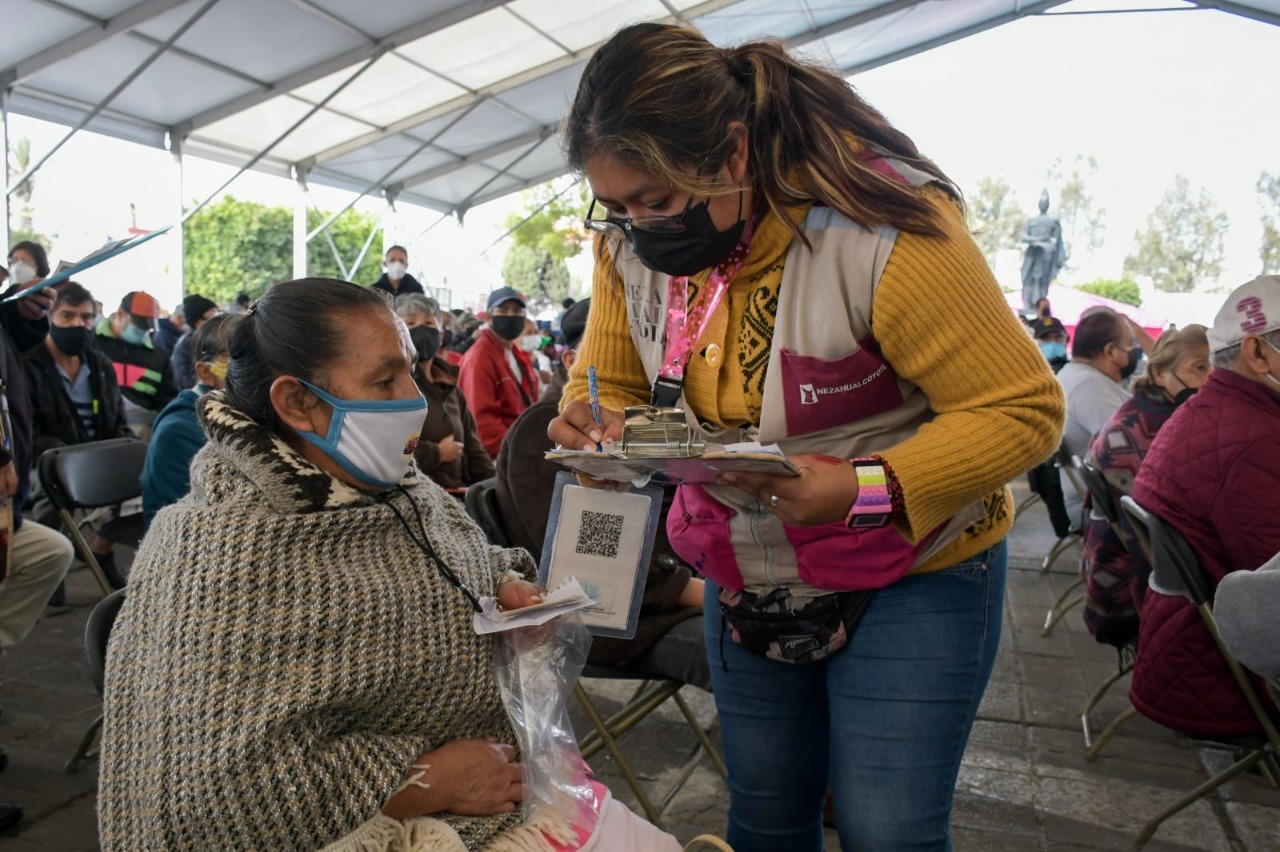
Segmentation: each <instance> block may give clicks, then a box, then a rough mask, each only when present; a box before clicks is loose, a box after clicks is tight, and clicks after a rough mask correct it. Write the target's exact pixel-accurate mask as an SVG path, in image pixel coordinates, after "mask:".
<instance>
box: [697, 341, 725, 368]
mask: <svg viewBox="0 0 1280 852" xmlns="http://www.w3.org/2000/svg"><path fill="white" fill-rule="evenodd" d="M702 357H703V358H705V359H706V361H707V363H708V364H709V365H710V366H711V368H712V369H718V368H719V367H720V362H721V361H723V360H724V349H722V348H721V347H720V344H718V343H711V344H708V345H707V348H706V349H704V350H702Z"/></svg>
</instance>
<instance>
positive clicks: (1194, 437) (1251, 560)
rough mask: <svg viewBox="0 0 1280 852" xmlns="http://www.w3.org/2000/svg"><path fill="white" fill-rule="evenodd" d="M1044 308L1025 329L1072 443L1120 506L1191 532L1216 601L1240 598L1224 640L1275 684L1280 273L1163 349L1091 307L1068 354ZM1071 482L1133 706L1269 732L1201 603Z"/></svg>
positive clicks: (1096, 612) (1095, 621)
mask: <svg viewBox="0 0 1280 852" xmlns="http://www.w3.org/2000/svg"><path fill="white" fill-rule="evenodd" d="M1038 307H1039V311H1038V314H1037V316H1036V317H1035V318H1033V320H1032V321H1031V323H1030V325H1031V330H1032V333H1033V335H1034V337H1035V338H1036V340H1037V341H1038V342H1039V344H1040V347H1041V351H1042V352H1043V354H1044V355H1045V358H1046V359H1047V360H1049V362H1050V363H1051V364H1053V365H1054V367H1055V371H1056V372H1057V375H1058V378H1059V380H1060V381H1061V383H1062V385H1063V389H1064V391H1065V394H1066V403H1067V417H1066V431H1065V433H1064V437H1063V444H1064V448H1065V450H1066V451H1067V452H1068V453H1069V454H1070V455H1072V456H1076V457H1078V458H1080V459H1082V460H1083V461H1084V462H1085V463H1086V464H1088V465H1090V466H1092V467H1093V468H1095V469H1096V470H1097V471H1098V472H1100V473H1101V474H1102V476H1103V478H1104V479H1105V482H1106V486H1107V489H1108V491H1109V495H1110V497H1111V500H1112V502H1113V503H1115V504H1116V505H1119V502H1120V498H1121V497H1123V496H1125V495H1129V496H1132V498H1133V499H1134V500H1135V501H1137V503H1138V504H1139V505H1141V506H1142V507H1144V508H1145V509H1147V510H1149V511H1151V512H1153V513H1154V514H1155V515H1156V516H1158V517H1159V518H1160V519H1162V520H1163V521H1164V522H1166V523H1168V524H1169V525H1171V526H1172V527H1173V529H1175V530H1176V531H1177V532H1178V533H1180V534H1181V535H1182V537H1183V538H1184V539H1185V540H1186V541H1187V542H1188V543H1189V545H1190V547H1191V548H1192V550H1193V551H1194V553H1195V555H1196V557H1197V558H1198V560H1199V562H1200V565H1201V567H1202V568H1203V570H1204V571H1205V573H1206V575H1207V577H1208V578H1209V581H1210V583H1211V585H1212V587H1213V590H1214V591H1215V593H1216V591H1217V590H1218V588H1219V586H1220V585H1221V587H1222V588H1223V589H1228V588H1229V589H1230V592H1229V593H1228V594H1226V595H1225V596H1224V598H1223V604H1224V606H1223V608H1222V610H1221V612H1220V613H1219V616H1220V619H1221V620H1222V632H1223V634H1224V635H1225V636H1227V637H1228V638H1229V639H1230V640H1231V641H1232V643H1233V648H1238V652H1237V653H1238V655H1239V656H1240V657H1241V659H1242V660H1243V661H1245V665H1247V666H1249V667H1251V668H1252V670H1253V671H1254V673H1255V674H1256V675H1259V676H1261V677H1267V678H1273V679H1274V678H1280V658H1277V656H1276V654H1275V650H1274V649H1275V648H1276V647H1280V631H1278V630H1277V628H1276V625H1277V623H1280V622H1277V621H1276V619H1275V617H1274V613H1275V608H1276V606H1277V604H1280V584H1278V583H1277V582H1276V580H1277V578H1280V501H1277V500H1276V499H1275V494H1276V493H1277V488H1278V487H1280V277H1276V276H1262V277H1259V278H1257V279H1255V280H1253V281H1250V282H1248V283H1246V284H1244V285H1242V286H1240V287H1238V288H1236V289H1235V290H1234V291H1233V292H1232V293H1231V294H1230V295H1228V296H1227V298H1226V301H1225V302H1224V304H1223V305H1222V307H1221V309H1220V310H1219V311H1218V312H1217V315H1216V316H1215V317H1213V318H1212V322H1211V325H1209V326H1204V325H1197V324H1192V325H1187V326H1184V327H1182V328H1174V327H1170V328H1169V329H1167V330H1166V331H1164V332H1163V333H1162V334H1161V335H1160V336H1159V338H1158V339H1156V340H1154V341H1152V340H1151V339H1150V338H1149V336H1148V335H1146V333H1145V332H1143V331H1142V329H1141V328H1140V327H1138V326H1137V325H1136V324H1135V323H1134V322H1132V321H1131V320H1130V319H1128V318H1127V317H1125V316H1124V315H1122V314H1119V313H1117V312H1115V311H1112V310H1110V309H1108V308H1095V309H1091V310H1089V311H1087V312H1086V313H1085V314H1084V315H1083V316H1082V317H1081V318H1080V320H1079V322H1078V324H1077V325H1076V326H1075V329H1074V335H1073V339H1071V340H1070V345H1071V358H1070V359H1069V360H1067V359H1066V358H1065V351H1064V350H1065V344H1066V343H1067V329H1066V328H1065V327H1064V326H1063V324H1062V323H1061V322H1060V321H1059V320H1057V319H1056V318H1053V317H1052V315H1051V313H1050V309H1049V307H1048V305H1047V303H1045V304H1043V305H1041V306H1038ZM1140 361H1145V368H1144V369H1143V370H1142V371H1141V372H1139V371H1138V369H1137V368H1138V364H1139V362H1140ZM1063 473H1064V479H1063V481H1062V490H1063V494H1064V496H1066V497H1068V498H1074V499H1068V501H1067V503H1066V505H1067V512H1068V515H1069V517H1070V521H1071V523H1072V525H1073V527H1074V528H1075V529H1079V530H1081V531H1082V534H1083V554H1082V559H1081V576H1082V578H1083V579H1084V581H1085V592H1086V594H1085V609H1084V619H1085V622H1086V624H1087V625H1088V628H1089V630H1090V632H1092V633H1093V635H1094V637H1095V638H1096V639H1097V640H1098V641H1099V642H1102V643H1105V644H1109V645H1113V646H1115V647H1117V648H1120V649H1131V650H1133V651H1134V652H1135V653H1136V663H1135V668H1134V677H1133V684H1132V687H1131V689H1130V698H1131V700H1132V701H1133V704H1134V706H1135V707H1136V708H1137V709H1138V710H1139V711H1140V712H1142V713H1143V714H1144V715H1146V716H1148V717H1150V718H1152V719H1154V720H1156V721H1158V722H1160V723H1161V724H1164V725H1166V726H1168V727H1170V728H1173V729H1175V730H1178V731H1181V732H1183V733H1187V734H1190V735H1193V736H1203V737H1236V736H1245V735H1256V734H1258V733H1260V732H1261V727H1260V724H1259V722H1258V718H1257V716H1256V715H1255V714H1254V713H1253V711H1252V710H1251V709H1250V707H1249V706H1248V704H1247V702H1246V698H1245V695H1244V692H1243V690H1242V689H1241V687H1240V686H1239V685H1238V683H1237V682H1236V680H1235V679H1234V676H1233V675H1232V674H1231V672H1230V670H1229V668H1228V663H1227V661H1226V659H1225V658H1224V656H1223V655H1222V654H1221V653H1220V652H1219V651H1218V649H1217V646H1216V644H1215V642H1214V640H1213V638H1212V636H1211V634H1210V632H1209V630H1208V628H1207V626H1206V625H1205V623H1204V622H1203V620H1202V618H1201V616H1200V614H1199V613H1198V612H1197V611H1196V609H1195V607H1194V606H1193V604H1192V603H1191V601H1190V600H1188V599H1187V598H1185V597H1182V596H1178V595H1173V594H1164V593H1161V592H1160V591H1158V590H1157V589H1154V588H1151V587H1150V585H1149V578H1150V576H1151V570H1152V569H1151V565H1150V562H1149V559H1148V556H1147V554H1146V553H1145V551H1144V549H1143V548H1142V547H1141V546H1140V542H1139V540H1138V538H1137V536H1136V534H1135V531H1134V530H1133V529H1132V527H1131V525H1130V522H1129V520H1128V518H1127V516H1126V515H1125V514H1124V513H1123V512H1121V513H1120V514H1119V517H1118V522H1119V524H1118V529H1117V527H1113V525H1112V524H1111V523H1110V522H1109V521H1108V519H1107V518H1106V517H1105V516H1104V515H1103V514H1102V513H1101V511H1100V510H1099V508H1098V507H1096V506H1093V505H1092V501H1091V500H1085V499H1084V498H1085V496H1086V495H1084V494H1078V493H1077V490H1076V488H1075V487H1073V486H1072V485H1071V484H1070V483H1069V482H1068V478H1067V477H1066V471H1065V469H1064V471H1063ZM1259 691H1260V693H1262V694H1264V695H1265V694H1267V690H1266V689H1260V690H1259ZM1275 700H1276V699H1275V698H1274V697H1272V698H1271V704H1270V705H1269V712H1275V710H1276V707H1275V704H1274V702H1275Z"/></svg>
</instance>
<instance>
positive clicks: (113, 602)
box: [64, 589, 124, 772]
mask: <svg viewBox="0 0 1280 852" xmlns="http://www.w3.org/2000/svg"><path fill="white" fill-rule="evenodd" d="M122 606H124V589H120V590H119V591H116V592H112V593H111V594H109V595H107V596H106V597H105V598H103V599H102V600H100V601H98V603H97V605H96V606H94V608H93V612H91V613H89V621H88V622H87V623H86V624H85V626H84V658H85V662H86V663H88V665H89V677H91V678H93V686H94V688H95V689H97V690H98V694H99V695H101V694H102V690H103V681H104V679H105V678H106V672H107V640H108V639H110V638H111V628H113V627H115V624H116V616H118V615H119V614H120V607H122ZM102 719H103V716H102V714H101V713H99V714H98V718H97V719H95V720H94V722H93V724H92V725H90V726H89V730H87V731H85V734H84V737H83V738H82V739H81V740H80V745H79V746H78V747H77V748H76V753H75V754H73V755H72V756H71V759H70V760H68V761H67V763H66V766H65V767H64V768H65V769H66V771H67V772H75V771H76V770H77V769H79V768H80V764H81V763H83V762H84V761H85V760H87V759H89V758H92V757H97V752H91V751H90V749H91V748H92V747H93V741H94V740H95V739H96V738H97V736H98V731H100V730H102Z"/></svg>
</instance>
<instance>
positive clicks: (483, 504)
mask: <svg viewBox="0 0 1280 852" xmlns="http://www.w3.org/2000/svg"><path fill="white" fill-rule="evenodd" d="M497 485H498V480H496V479H494V478H493V477H489V478H488V479H482V480H480V481H479V482H473V483H471V487H470V488H468V489H467V496H466V498H465V500H464V501H463V504H464V505H465V506H466V509H467V514H468V515H470V516H471V519H472V520H473V521H475V522H476V523H477V524H479V525H480V529H482V530H484V534H485V536H486V537H487V538H488V539H489V541H491V542H493V543H494V544H496V545H499V546H500V547H510V546H511V539H510V538H508V537H507V531H506V529H505V528H504V527H503V525H502V515H501V514H500V510H499V509H498V488H497Z"/></svg>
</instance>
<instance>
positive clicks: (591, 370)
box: [587, 366, 604, 453]
mask: <svg viewBox="0 0 1280 852" xmlns="http://www.w3.org/2000/svg"><path fill="white" fill-rule="evenodd" d="M587 393H588V394H590V396H591V419H592V420H594V421H595V422H596V428H598V429H599V430H600V437H601V438H604V423H603V422H602V421H601V420H600V385H599V384H597V383H596V368H595V367H594V366H592V367H587ZM603 451H604V447H603V446H601V444H600V442H599V441H596V452H598V453H599V452H603Z"/></svg>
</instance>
